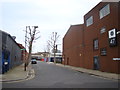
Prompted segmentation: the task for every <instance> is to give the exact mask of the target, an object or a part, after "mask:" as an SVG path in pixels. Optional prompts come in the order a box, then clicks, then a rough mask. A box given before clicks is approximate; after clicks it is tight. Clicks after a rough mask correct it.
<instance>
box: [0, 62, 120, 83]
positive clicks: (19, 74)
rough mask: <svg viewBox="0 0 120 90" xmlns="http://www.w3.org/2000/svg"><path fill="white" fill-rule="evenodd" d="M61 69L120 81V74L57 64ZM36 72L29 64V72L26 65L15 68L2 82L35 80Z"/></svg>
mask: <svg viewBox="0 0 120 90" xmlns="http://www.w3.org/2000/svg"><path fill="white" fill-rule="evenodd" d="M47 63H48V64H53V63H51V62H47ZM55 65H58V66H60V67H64V68H69V69H73V70H76V71H79V72H82V73H88V74H90V75H95V76H99V77H103V78H109V79H115V80H118V79H120V78H119V77H118V76H119V75H120V74H115V73H107V72H101V71H97V70H91V69H85V68H80V67H73V66H68V65H63V64H55ZM34 76H35V72H34V69H33V68H32V65H31V64H29V65H28V67H27V71H24V64H22V65H20V66H17V67H14V68H13V69H11V70H9V71H8V72H7V73H5V74H3V75H0V82H15V81H22V80H27V79H31V78H34Z"/></svg>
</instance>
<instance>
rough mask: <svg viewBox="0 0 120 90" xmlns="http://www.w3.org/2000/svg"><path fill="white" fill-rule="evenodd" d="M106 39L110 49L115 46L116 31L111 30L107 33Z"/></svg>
mask: <svg viewBox="0 0 120 90" xmlns="http://www.w3.org/2000/svg"><path fill="white" fill-rule="evenodd" d="M108 38H109V45H110V47H113V46H116V45H117V37H116V29H112V30H110V31H109V32H108Z"/></svg>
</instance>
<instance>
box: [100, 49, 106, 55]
mask: <svg viewBox="0 0 120 90" xmlns="http://www.w3.org/2000/svg"><path fill="white" fill-rule="evenodd" d="M100 53H101V56H106V55H107V49H106V48H101V49H100Z"/></svg>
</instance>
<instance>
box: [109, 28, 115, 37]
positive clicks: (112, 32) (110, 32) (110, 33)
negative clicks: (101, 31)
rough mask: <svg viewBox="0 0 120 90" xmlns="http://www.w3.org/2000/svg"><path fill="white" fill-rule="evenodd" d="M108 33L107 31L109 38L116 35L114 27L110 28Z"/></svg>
mask: <svg viewBox="0 0 120 90" xmlns="http://www.w3.org/2000/svg"><path fill="white" fill-rule="evenodd" d="M108 33H109V38H114V37H116V30H115V29H112V30H110V31H109V32H108Z"/></svg>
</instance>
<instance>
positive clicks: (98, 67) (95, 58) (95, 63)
mask: <svg viewBox="0 0 120 90" xmlns="http://www.w3.org/2000/svg"><path fill="white" fill-rule="evenodd" d="M93 65H94V70H99V69H100V63H99V56H94V58H93Z"/></svg>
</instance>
